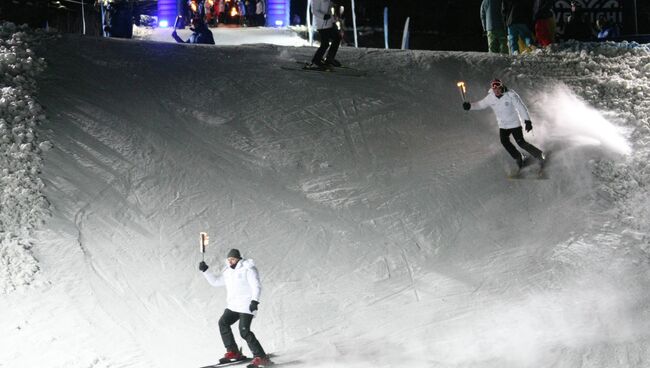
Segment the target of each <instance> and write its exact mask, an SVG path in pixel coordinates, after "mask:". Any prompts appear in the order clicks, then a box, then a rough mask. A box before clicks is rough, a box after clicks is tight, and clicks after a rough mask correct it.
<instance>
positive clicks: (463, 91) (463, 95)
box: [456, 81, 467, 102]
mask: <svg viewBox="0 0 650 368" xmlns="http://www.w3.org/2000/svg"><path fill="white" fill-rule="evenodd" d="M456 86H458V90H459V91H460V98H462V99H463V102H466V101H467V90H466V89H465V82H463V81H460V82H458V83H456Z"/></svg>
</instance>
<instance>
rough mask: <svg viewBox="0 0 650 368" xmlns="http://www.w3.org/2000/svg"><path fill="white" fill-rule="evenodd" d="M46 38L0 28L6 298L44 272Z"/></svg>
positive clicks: (1, 236) (1, 256) (0, 249)
mask: <svg viewBox="0 0 650 368" xmlns="http://www.w3.org/2000/svg"><path fill="white" fill-rule="evenodd" d="M39 37H40V35H39V34H38V33H36V32H33V31H31V30H29V29H28V28H26V27H19V26H16V25H14V24H12V23H0V87H1V88H0V173H1V176H0V270H1V271H0V293H6V292H9V291H11V290H14V289H15V288H17V287H19V286H21V285H26V284H29V283H30V282H31V280H32V279H33V278H34V275H35V273H36V272H37V270H38V265H37V262H36V260H35V259H34V257H33V256H32V254H31V251H30V246H29V242H28V241H27V240H26V239H28V238H29V237H30V235H31V232H32V231H33V230H34V229H35V228H37V227H38V226H39V225H41V224H42V223H43V222H44V221H45V219H46V218H47V217H48V216H49V204H48V202H47V200H46V198H45V197H44V196H43V194H42V191H41V190H42V188H43V182H42V181H41V179H40V178H39V176H38V175H39V173H40V172H41V165H42V163H41V161H42V158H41V154H42V148H43V147H46V148H49V143H48V142H41V141H40V140H39V137H38V126H39V125H40V124H41V123H43V122H44V120H45V115H44V113H43V111H42V108H41V107H40V106H39V104H38V103H37V102H36V100H35V99H34V94H35V91H36V82H35V77H36V76H37V75H38V73H40V72H42V71H43V70H44V68H45V62H44V61H43V59H38V58H36V56H35V54H34V51H33V50H32V48H31V47H30V45H32V44H33V43H35V42H37V41H38V38H39Z"/></svg>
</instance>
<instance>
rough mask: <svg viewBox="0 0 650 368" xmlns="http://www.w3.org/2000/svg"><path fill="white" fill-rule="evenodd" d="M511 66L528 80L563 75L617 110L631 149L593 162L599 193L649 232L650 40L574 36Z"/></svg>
mask: <svg viewBox="0 0 650 368" xmlns="http://www.w3.org/2000/svg"><path fill="white" fill-rule="evenodd" d="M540 59H541V60H544V62H542V63H540ZM531 65H534V67H531ZM511 69H512V70H511V72H512V73H513V74H515V75H521V74H523V75H525V76H526V77H529V79H530V80H537V81H539V80H540V79H542V80H552V81H557V80H559V81H561V82H562V83H564V84H566V85H568V86H569V87H571V88H572V89H573V91H574V92H576V93H578V94H580V97H581V98H583V99H585V101H587V102H588V103H589V104H590V105H591V106H594V107H596V108H598V109H599V110H601V111H610V112H613V113H615V114H616V115H617V123H619V124H622V125H623V127H624V128H625V129H626V130H627V131H628V132H629V137H628V138H629V143H630V145H631V146H632V150H631V154H630V155H629V157H627V158H626V159H625V160H624V161H623V162H619V163H616V164H615V163H613V162H612V161H610V160H607V159H603V160H599V161H597V162H594V164H593V172H594V174H595V176H596V177H597V178H598V179H599V181H598V185H599V186H600V188H599V193H601V194H603V195H604V197H605V198H608V199H609V200H610V201H611V202H612V203H613V204H614V207H615V208H616V209H617V214H616V217H617V218H618V219H619V220H621V223H622V224H623V225H624V226H626V227H627V228H628V229H632V230H633V231H640V232H643V233H648V232H650V194H649V193H648V187H650V164H648V160H649V159H650V104H649V103H648V96H650V45H640V44H637V43H634V42H631V43H628V42H622V43H614V42H604V43H581V42H575V41H571V42H566V43H560V44H554V45H551V46H550V47H549V48H546V49H542V50H538V51H537V52H535V53H534V54H532V55H524V56H522V57H519V58H517V59H515V60H514V61H513V65H512V67H511ZM533 87H534V86H533ZM644 241H645V242H646V244H645V246H646V248H648V246H649V244H648V243H647V242H648V239H644Z"/></svg>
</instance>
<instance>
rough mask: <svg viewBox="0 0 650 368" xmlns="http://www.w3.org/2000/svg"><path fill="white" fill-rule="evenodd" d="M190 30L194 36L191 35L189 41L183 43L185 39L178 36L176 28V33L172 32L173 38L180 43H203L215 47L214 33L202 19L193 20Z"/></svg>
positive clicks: (195, 18) (194, 18)
mask: <svg viewBox="0 0 650 368" xmlns="http://www.w3.org/2000/svg"><path fill="white" fill-rule="evenodd" d="M190 30H191V31H192V35H190V38H188V39H187V41H183V39H182V38H180V37H179V36H178V34H177V33H176V28H174V31H173V32H172V37H173V38H174V39H175V40H176V42H178V43H202V44H206V45H214V36H213V35H212V31H210V28H208V25H207V24H205V22H204V21H203V19H202V18H201V17H193V18H192V20H191V21H190Z"/></svg>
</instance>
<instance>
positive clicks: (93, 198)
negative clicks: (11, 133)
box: [0, 36, 650, 368]
mask: <svg viewBox="0 0 650 368" xmlns="http://www.w3.org/2000/svg"><path fill="white" fill-rule="evenodd" d="M622 46H624V47H622ZM625 46H629V45H602V46H595V45H579V44H571V45H568V46H566V47H564V48H561V49H560V48H555V49H553V50H549V51H545V52H540V53H538V54H535V55H528V56H523V57H519V58H510V57H503V56H490V55H487V54H482V53H451V52H444V53H441V52H425V51H385V50H373V49H366V50H353V49H342V50H341V52H340V54H339V58H340V59H341V60H342V61H344V62H345V63H346V64H348V65H351V66H354V67H358V68H362V69H365V70H368V71H369V76H368V77H364V78H354V77H342V76H337V75H328V74H317V73H314V74H309V73H302V72H290V71H285V70H281V69H280V68H279V66H280V65H287V64H288V65H291V64H292V63H293V61H294V60H307V59H309V58H310V57H311V54H312V52H313V49H311V48H289V47H281V46H271V45H255V46H236V47H235V46H233V47H210V46H194V45H176V44H171V43H156V42H150V41H124V40H104V39H94V38H79V37H77V36H66V37H49V38H47V39H45V40H44V43H43V45H42V47H41V48H39V56H42V57H44V58H45V59H46V61H47V63H48V67H47V69H46V71H45V72H44V73H42V74H41V75H40V77H39V79H38V93H37V94H36V97H37V99H38V101H39V103H40V104H42V105H43V106H44V107H45V111H46V115H47V118H48V121H47V122H46V123H44V124H42V125H41V127H40V129H41V135H42V136H43V139H44V140H48V141H50V142H52V144H53V148H52V149H51V150H50V151H48V152H46V153H45V154H44V158H45V160H44V163H43V168H42V170H43V173H42V175H41V176H40V177H41V178H42V180H43V182H44V183H45V187H44V188H43V193H44V195H45V196H46V197H47V200H48V201H49V202H50V203H51V209H50V210H51V212H52V217H51V218H49V219H48V220H47V222H46V224H45V225H44V226H41V228H40V230H39V231H38V233H37V234H36V240H35V246H34V247H33V249H32V250H33V252H34V255H35V258H36V259H37V260H38V267H39V268H40V272H38V273H37V274H36V278H37V280H35V282H31V281H30V283H31V286H29V287H26V288H22V289H20V290H17V291H12V292H5V293H4V294H3V295H2V298H1V299H0V306H1V308H2V309H1V310H2V311H3V315H4V316H5V318H3V319H2V320H0V329H1V331H2V333H1V334H0V336H2V337H0V345H1V346H3V349H0V362H4V363H0V366H3V365H2V364H5V365H6V366H7V367H14V366H15V367H19V366H21V367H22V366H37V365H38V366H43V365H45V366H48V367H94V368H99V367H150V366H155V367H192V366H199V365H203V364H207V363H210V362H213V361H215V360H216V359H217V358H218V357H219V356H220V355H221V354H222V353H223V348H222V346H221V342H220V339H219V334H218V328H217V324H216V323H217V320H218V318H219V316H220V314H221V312H222V310H223V308H224V304H225V291H224V290H222V289H214V288H211V287H210V286H209V285H208V284H207V283H206V282H205V280H204V279H203V277H202V276H201V275H200V273H199V271H198V269H197V265H198V262H199V261H200V260H201V256H200V254H199V253H198V249H197V248H198V247H197V244H196V243H197V240H198V232H199V231H207V232H209V233H210V235H211V244H210V246H209V248H208V254H207V259H206V260H207V262H208V264H210V265H211V270H215V269H218V268H220V266H219V264H220V263H221V262H222V261H223V258H224V256H225V253H226V252H227V250H228V249H230V248H233V247H234V248H239V249H240V250H242V253H243V254H244V255H245V256H246V257H251V258H253V259H255V262H256V264H257V265H258V267H259V269H260V272H261V276H262V282H263V285H264V290H263V295H262V301H261V304H260V313H259V315H258V318H256V319H255V322H254V324H253V330H254V331H255V332H256V334H257V336H258V338H259V339H260V341H261V342H262V344H263V345H264V347H265V349H266V350H267V351H269V352H273V353H275V354H276V357H275V358H274V360H276V361H277V362H286V363H287V364H288V365H291V364H293V365H295V366H303V365H307V364H309V365H316V366H322V367H334V366H340V367H369V366H385V367H400V366H406V365H407V363H408V364H409V365H408V366H418V367H580V366H584V367H612V366H629V367H642V366H645V365H647V363H648V362H649V361H650V351H648V348H647V346H648V344H647V343H648V336H647V334H648V333H647V331H648V322H647V320H648V319H647V316H648V312H649V310H648V296H647V288H648V286H649V284H650V274H649V273H648V270H649V268H648V262H647V261H648V256H647V250H648V245H649V241H648V235H647V234H648V230H649V229H648V217H649V213H648V194H647V191H646V190H645V185H647V183H648V182H649V179H650V168H648V167H647V166H646V165H645V162H646V161H647V158H648V148H647V147H648V146H647V144H648V140H649V139H650V138H649V137H650V134H649V133H650V132H649V128H648V127H649V126H648V112H649V111H648V109H649V107H648V106H644V105H643V104H642V102H643V101H644V99H645V98H646V96H647V94H648V93H650V82H649V81H648V78H650V69H648V68H647V66H646V65H648V62H647V61H648V60H649V59H650V53H649V51H648V50H647V49H644V48H640V47H630V48H626V47H625ZM495 76H498V77H501V78H502V79H503V80H505V81H506V83H507V84H508V85H509V86H510V87H511V88H514V89H515V90H517V91H518V92H519V93H520V94H521V95H522V97H523V98H524V100H525V101H527V102H528V105H529V108H530V110H531V113H532V116H533V122H534V124H535V129H534V131H533V133H534V134H532V135H528V136H527V138H528V139H529V140H530V141H531V142H534V143H535V144H538V145H540V146H541V147H543V148H545V149H547V150H550V151H551V152H552V156H551V157H552V159H551V160H550V162H549V168H548V172H549V176H550V179H549V180H542V181H528V180H526V181H508V180H507V179H506V173H507V172H508V170H510V169H511V165H512V163H511V162H510V159H509V158H508V157H507V155H506V154H505V152H504V151H503V149H502V147H501V146H500V144H499V143H498V136H497V129H496V124H495V122H494V117H493V116H492V114H491V113H489V112H465V111H463V110H462V109H461V108H460V99H459V96H458V92H457V91H456V90H455V82H456V81H457V80H461V79H462V80H465V81H466V82H467V84H468V87H469V95H470V97H471V98H472V99H474V100H475V99H478V98H481V97H482V96H483V95H484V93H485V91H486V84H487V83H488V81H489V80H490V79H491V78H492V77H495ZM4 347H9V348H8V349H6V348H4Z"/></svg>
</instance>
